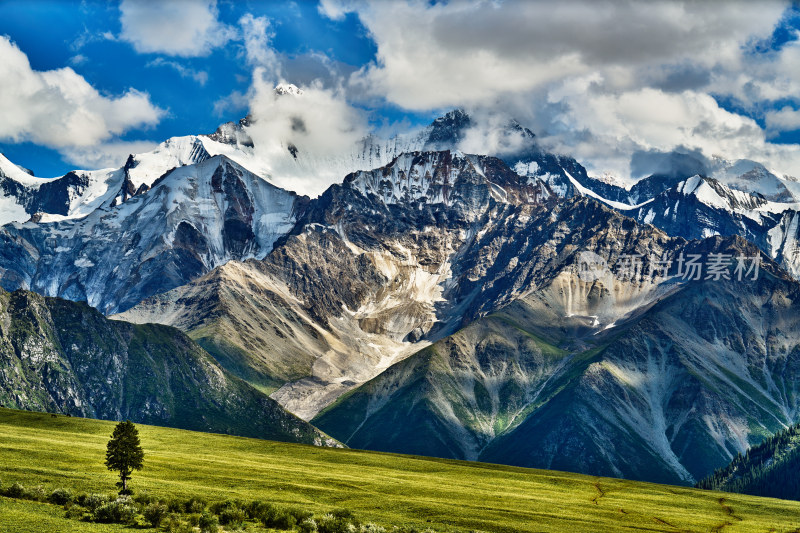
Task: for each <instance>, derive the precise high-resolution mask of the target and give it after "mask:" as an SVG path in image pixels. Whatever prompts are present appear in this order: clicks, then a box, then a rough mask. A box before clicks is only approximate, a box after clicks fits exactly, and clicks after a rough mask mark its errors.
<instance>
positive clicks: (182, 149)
mask: <svg viewBox="0 0 800 533" xmlns="http://www.w3.org/2000/svg"><path fill="white" fill-rule="evenodd" d="M210 155H211V154H209V153H208V151H207V150H206V148H205V146H204V144H203V141H202V139H201V138H200V137H198V136H196V135H187V136H185V137H172V138H170V139H167V140H166V141H164V142H163V143H161V144H159V145H158V147H157V148H156V149H155V150H153V151H152V152H146V153H143V154H137V155H131V156H130V157H129V158H128V161H127V163H126V164H125V174H126V176H127V178H128V180H129V181H130V183H131V185H132V187H133V188H134V190H138V189H139V188H140V187H141V186H142V185H146V186H147V187H148V188H149V187H152V186H153V183H154V182H155V181H156V180H157V179H158V178H160V177H161V176H163V175H164V174H166V173H167V172H169V171H170V170H172V169H173V168H175V167H180V166H185V165H193V164H195V163H199V162H201V161H204V160H206V159H208V158H209V157H210Z"/></svg>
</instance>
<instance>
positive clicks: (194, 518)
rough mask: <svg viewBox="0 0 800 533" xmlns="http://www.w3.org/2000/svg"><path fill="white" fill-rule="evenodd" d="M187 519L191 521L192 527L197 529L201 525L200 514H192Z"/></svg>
mask: <svg viewBox="0 0 800 533" xmlns="http://www.w3.org/2000/svg"><path fill="white" fill-rule="evenodd" d="M186 519H187V520H188V521H189V525H191V526H192V527H197V526H199V525H200V513H192V514H190V515H189V516H187V517H186Z"/></svg>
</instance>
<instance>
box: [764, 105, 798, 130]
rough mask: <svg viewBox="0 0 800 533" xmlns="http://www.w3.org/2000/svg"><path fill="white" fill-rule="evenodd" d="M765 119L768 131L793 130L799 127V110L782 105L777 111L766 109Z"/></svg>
mask: <svg viewBox="0 0 800 533" xmlns="http://www.w3.org/2000/svg"><path fill="white" fill-rule="evenodd" d="M765 121H766V124H767V129H768V130H770V131H776V132H780V131H794V130H797V129H800V110H797V109H793V108H791V107H789V106H784V107H782V108H781V109H780V110H778V111H767V113H766V115H765Z"/></svg>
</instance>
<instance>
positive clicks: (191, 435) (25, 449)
mask: <svg viewBox="0 0 800 533" xmlns="http://www.w3.org/2000/svg"><path fill="white" fill-rule="evenodd" d="M113 426H114V424H113V423H111V422H102V421H96V420H86V419H78V418H68V417H63V416H58V417H57V418H53V417H52V416H51V415H48V414H40V413H27V412H21V411H13V410H8V409H0V481H2V483H3V486H8V485H9V484H11V483H14V482H20V483H22V484H24V485H26V486H30V485H43V486H44V487H45V488H56V487H65V488H72V489H73V490H75V491H86V492H112V491H113V490H114V483H115V481H116V479H115V478H114V476H113V474H112V473H110V472H108V471H107V470H106V469H105V467H104V466H103V459H104V452H105V445H106V442H107V441H108V437H109V435H110V434H111V431H112V429H113ZM138 427H139V431H140V435H141V439H142V446H143V447H144V449H145V453H146V456H145V469H144V470H143V471H141V472H137V473H135V474H134V478H133V484H132V486H133V488H134V490H136V491H142V490H147V491H148V492H149V493H150V494H152V495H156V496H177V497H191V496H201V497H203V498H205V499H207V500H209V501H214V500H224V499H227V498H241V499H246V500H252V499H263V500H267V501H271V502H273V503H279V504H294V505H300V506H303V507H305V508H307V509H308V510H311V511H314V512H318V513H321V512H325V511H328V510H331V509H334V508H342V507H344V508H348V509H351V510H353V511H355V512H356V514H357V515H358V516H359V517H360V518H361V519H363V520H365V521H373V522H377V523H379V524H381V525H384V526H394V525H398V526H399V525H415V526H418V527H426V526H427V527H432V528H435V529H436V530H438V531H469V530H471V529H475V530H481V531H496V532H516V531H569V532H581V531H586V532H599V531H725V532H728V531H731V532H733V531H748V532H750V531H764V532H767V531H776V532H778V531H794V530H795V529H797V528H798V527H800V503H798V502H789V501H782V500H775V499H767V498H756V497H751V496H742V495H737V494H726V493H719V492H704V491H699V490H695V489H689V488H683V487H671V486H663V485H655V484H649V483H637V482H631V481H624V480H618V479H607V478H597V477H590V476H582V475H577V474H569V473H562V472H553V471H544V470H529V469H523V468H512V467H504V466H496V465H487V464H478V463H466V462H460V461H449V460H437V459H428V458H420V457H409V456H401V455H392V454H384V453H372V452H363V451H355V450H332V449H320V448H314V447H311V446H304V445H293V444H284V443H276V442H269V441H260V440H255V439H244V438H237V437H229V436H223V435H210V434H205V433H195V432H190V431H181V430H175V429H167V428H159V427H152V426H138ZM63 514H64V512H63V511H62V510H61V509H60V508H59V507H56V506H53V505H48V504H41V503H35V502H28V501H22V500H10V499H7V498H0V531H2V532H3V533H17V532H37V533H38V532H50V531H52V532H61V531H64V532H72V531H74V532H83V531H86V532H96V531H97V532H100V531H124V530H126V528H124V527H121V526H104V525H100V524H91V523H83V522H78V521H75V520H68V519H66V518H61V517H62V516H63ZM128 530H130V529H128Z"/></svg>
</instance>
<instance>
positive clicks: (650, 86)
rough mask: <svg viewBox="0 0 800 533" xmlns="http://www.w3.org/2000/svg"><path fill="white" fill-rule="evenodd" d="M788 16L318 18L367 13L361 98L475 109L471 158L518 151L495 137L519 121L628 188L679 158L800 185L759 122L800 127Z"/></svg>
mask: <svg viewBox="0 0 800 533" xmlns="http://www.w3.org/2000/svg"><path fill="white" fill-rule="evenodd" d="M787 7H788V4H787V3H786V2H758V3H752V2H737V3H735V4H731V3H726V6H725V9H720V5H719V4H717V3H714V2H646V3H645V2H633V1H624V0H620V1H614V2H604V3H602V5H598V3H597V2H588V1H567V2H525V1H514V0H510V1H503V2H489V1H486V2H441V3H433V2H422V1H419V2H411V3H405V2H403V3H401V2H363V1H359V0H322V2H321V5H320V8H319V10H320V12H321V13H322V14H324V15H326V16H328V17H330V18H331V19H334V20H340V19H342V18H343V17H344V16H345V15H346V14H347V13H355V14H356V15H357V16H358V17H359V19H360V20H361V22H362V23H363V25H364V26H365V27H366V29H367V30H368V32H369V35H370V36H371V38H372V39H373V40H374V41H375V44H376V46H377V55H376V59H375V60H374V61H373V62H371V63H370V64H368V65H366V66H364V67H363V68H361V69H360V70H359V71H357V72H356V73H354V74H353V75H352V76H351V78H350V90H351V93H350V94H351V95H359V96H360V97H361V98H364V99H365V101H369V100H370V99H371V98H374V99H378V100H386V101H388V102H390V103H392V104H396V105H399V106H401V107H403V108H405V109H409V110H416V111H421V110H434V109H447V108H452V107H456V106H461V107H466V108H467V109H468V110H470V112H471V113H472V114H473V116H474V117H475V118H476V120H475V121H474V122H475V126H474V127H473V129H472V131H470V132H469V133H468V134H467V137H466V138H465V139H464V141H463V142H462V149H464V150H467V151H483V152H486V151H495V152H497V153H502V151H503V150H505V149H512V148H513V146H514V143H515V139H514V138H497V135H494V136H493V134H492V131H494V130H493V127H492V126H493V123H494V124H496V123H499V122H502V121H507V120H508V119H509V118H511V117H515V118H517V119H519V120H520V121H521V122H523V123H524V124H525V125H530V126H531V127H532V129H534V131H535V132H536V133H537V135H538V136H539V139H540V141H541V142H542V143H544V144H546V145H547V146H549V147H551V148H552V149H554V150H556V151H560V152H563V153H567V154H570V155H574V156H576V157H577V158H578V159H579V160H580V161H581V162H582V163H584V164H585V165H586V166H587V167H589V169H590V171H592V172H594V173H595V174H602V173H606V172H608V173H612V174H615V175H618V176H623V177H628V176H630V175H631V159H632V156H633V155H634V154H636V153H644V152H648V153H649V152H654V151H663V152H669V151H671V150H676V149H680V150H684V151H687V150H688V151H694V152H698V153H702V154H704V156H705V157H714V156H721V157H726V158H731V159H736V158H750V159H755V160H758V161H762V162H765V163H767V164H771V165H772V166H774V167H778V169H779V170H783V171H784V172H787V173H792V174H795V175H798V174H800V147H799V146H797V145H777V144H773V143H770V142H769V141H768V135H767V132H765V131H764V129H763V128H761V127H760V126H759V124H758V123H757V121H756V120H754V119H753V118H751V117H755V118H759V119H763V120H764V122H765V123H766V124H767V129H768V130H769V131H770V134H771V133H774V132H775V131H788V130H789V129H792V128H795V127H796V124H798V122H800V117H799V116H798V115H800V112H797V111H796V108H797V107H798V105H794V106H791V107H787V108H784V109H780V110H772V111H770V109H771V107H772V106H773V105H774V104H773V102H781V100H790V101H792V102H794V103H800V102H798V96H797V95H798V94H800V40H798V41H790V42H788V43H785V44H784V45H782V46H781V47H779V49H778V50H774V49H773V47H772V46H765V45H764V43H768V42H769V41H770V39H771V35H772V32H773V31H774V29H775V27H776V25H777V24H779V23H780V22H781V20H782V17H783V16H784V15H785V14H786V13H787V11H786V9H787ZM712 95H714V96H712ZM715 96H716V97H720V96H721V97H725V98H729V99H731V100H732V101H735V102H737V104H738V106H739V107H740V108H742V109H744V110H745V111H746V112H747V113H748V116H744V115H742V114H737V113H734V112H731V111H727V110H725V109H723V108H722V107H721V106H720V105H719V103H718V101H717V99H716V98H715ZM784 103H785V102H784Z"/></svg>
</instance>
